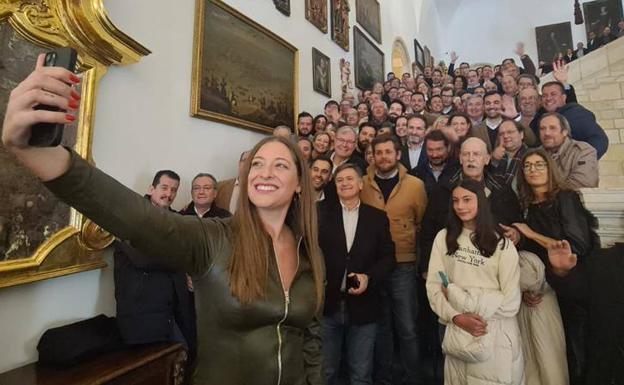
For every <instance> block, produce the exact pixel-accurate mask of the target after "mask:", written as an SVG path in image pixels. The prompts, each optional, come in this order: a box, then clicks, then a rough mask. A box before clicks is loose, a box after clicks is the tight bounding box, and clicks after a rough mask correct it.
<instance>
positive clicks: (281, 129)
mask: <svg viewBox="0 0 624 385" xmlns="http://www.w3.org/2000/svg"><path fill="white" fill-rule="evenodd" d="M291 133H292V131H291V130H290V127H288V126H284V125H280V126H277V127H275V128H274V129H273V136H281V137H282V138H285V139H288V140H290V135H291Z"/></svg>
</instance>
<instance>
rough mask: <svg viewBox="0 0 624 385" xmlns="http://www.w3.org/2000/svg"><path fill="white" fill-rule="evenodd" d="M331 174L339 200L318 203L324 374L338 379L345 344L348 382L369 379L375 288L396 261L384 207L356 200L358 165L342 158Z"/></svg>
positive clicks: (377, 308) (334, 380)
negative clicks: (322, 260)
mask: <svg viewBox="0 0 624 385" xmlns="http://www.w3.org/2000/svg"><path fill="white" fill-rule="evenodd" d="M334 175H335V176H334V182H335V184H336V187H337V193H338V198H339V201H338V202H332V201H324V202H322V203H320V204H319V212H320V221H319V244H320V246H321V249H322V250H323V255H324V257H325V268H326V279H327V285H326V287H325V309H324V318H323V320H322V323H321V325H322V330H323V355H324V367H325V376H326V380H327V383H328V384H335V383H337V377H338V372H339V369H340V362H341V355H342V352H343V350H344V351H346V357H345V358H346V363H347V367H348V374H349V380H350V383H352V384H354V383H372V372H373V353H374V347H375V336H376V333H377V323H376V322H377V319H378V318H379V316H380V308H381V306H380V298H379V289H380V286H381V284H382V283H383V282H384V280H385V279H386V277H388V276H389V275H390V273H391V272H392V270H393V268H394V266H395V259H394V252H395V249H394V242H393V241H392V237H391V235H390V224H389V221H388V218H387V216H386V214H385V212H383V211H381V210H378V209H376V208H373V207H371V206H368V205H366V204H363V203H361V202H360V198H359V194H360V190H361V189H362V185H363V181H362V173H361V171H360V170H359V168H357V167H355V166H354V165H352V164H349V163H345V164H342V165H340V166H338V168H337V169H336V172H335V174H334ZM343 341H345V343H346V346H345V348H346V349H343V346H342V343H343Z"/></svg>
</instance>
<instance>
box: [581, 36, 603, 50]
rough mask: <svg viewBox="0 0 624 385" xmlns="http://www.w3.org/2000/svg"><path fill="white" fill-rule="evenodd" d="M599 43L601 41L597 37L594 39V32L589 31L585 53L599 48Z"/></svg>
mask: <svg viewBox="0 0 624 385" xmlns="http://www.w3.org/2000/svg"><path fill="white" fill-rule="evenodd" d="M600 42H601V40H600V39H599V38H598V37H596V33H595V32H594V31H590V32H589V37H588V39H587V52H585V53H589V52H591V51H593V50H595V49H597V48H598V47H600Z"/></svg>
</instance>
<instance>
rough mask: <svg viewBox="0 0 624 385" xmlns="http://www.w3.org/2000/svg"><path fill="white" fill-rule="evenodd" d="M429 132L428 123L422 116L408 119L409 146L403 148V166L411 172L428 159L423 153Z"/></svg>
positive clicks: (411, 116)
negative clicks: (427, 132) (424, 141)
mask: <svg viewBox="0 0 624 385" xmlns="http://www.w3.org/2000/svg"><path fill="white" fill-rule="evenodd" d="M426 131H427V122H425V119H424V118H423V117H422V116H420V115H410V116H408V117H407V145H405V146H403V147H402V148H401V164H403V166H405V168H406V169H407V170H408V171H410V170H412V169H414V168H416V167H418V166H419V165H420V164H422V163H424V162H425V161H426V159H427V156H426V155H427V154H425V151H423V140H424V139H425V132H426Z"/></svg>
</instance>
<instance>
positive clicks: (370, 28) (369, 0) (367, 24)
mask: <svg viewBox="0 0 624 385" xmlns="http://www.w3.org/2000/svg"><path fill="white" fill-rule="evenodd" d="M355 16H356V20H357V22H358V23H359V24H360V25H361V26H362V28H364V29H365V30H366V32H368V33H369V34H370V35H371V36H372V38H373V39H375V41H376V42H377V43H379V44H381V12H380V9H379V2H378V1H377V0H357V2H356V3H355Z"/></svg>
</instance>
